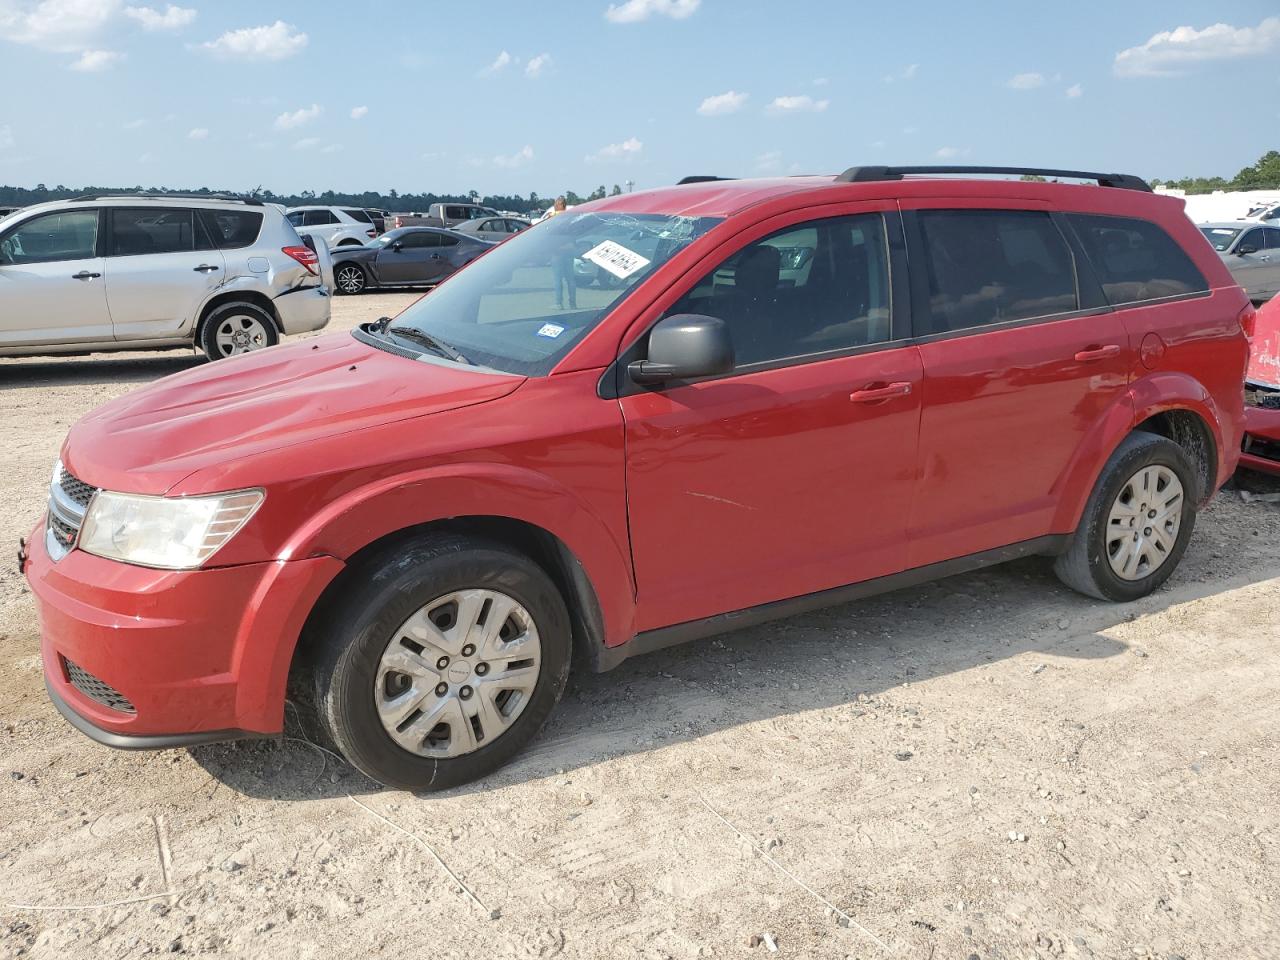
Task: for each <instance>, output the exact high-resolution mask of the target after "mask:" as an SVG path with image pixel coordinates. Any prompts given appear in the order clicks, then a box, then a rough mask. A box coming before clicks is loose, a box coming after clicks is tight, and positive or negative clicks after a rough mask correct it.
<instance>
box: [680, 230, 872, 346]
mask: <svg viewBox="0 0 1280 960" xmlns="http://www.w3.org/2000/svg"><path fill="white" fill-rule="evenodd" d="M678 313H699V314H705V315H708V316H712V317H718V318H719V319H721V320H723V321H724V322H725V323H726V324H727V325H728V327H729V333H730V336H731V337H732V338H733V347H734V353H735V355H736V357H737V366H739V367H747V366H751V365H752V364H757V363H768V362H770V361H776V360H784V359H788V358H791V357H805V356H811V355H814V354H824V353H831V352H834V351H842V350H849V349H852V348H855V347H861V346H866V345H867V344H874V343H883V342H885V341H887V340H888V339H889V336H890V334H889V252H888V242H887V238H886V234H885V228H884V219H883V217H882V216H881V215H880V214H878V213H870V214H857V215H855V216H849V217H832V218H830V219H826V220H815V221H811V222H809V223H806V224H802V225H800V226H796V227H788V228H787V229H786V230H782V231H779V232H778V233H774V234H771V235H770V236H767V237H765V238H764V239H762V240H758V241H756V242H755V243H753V244H751V245H750V246H748V247H746V248H745V249H743V250H740V251H739V252H737V253H735V254H733V255H732V256H730V257H729V258H728V259H727V260H725V261H724V262H723V263H721V264H720V265H719V266H718V267H716V268H714V269H713V270H712V271H711V272H709V273H708V274H707V275H706V276H704V277H703V278H702V279H701V280H700V281H699V282H698V284H697V285H696V286H695V287H694V288H693V289H692V290H690V291H689V292H688V293H687V294H685V295H684V296H683V297H682V298H680V300H679V301H677V302H676V303H675V305H673V306H672V307H671V308H670V309H669V310H668V311H667V315H668V316H671V315H674V314H678Z"/></svg>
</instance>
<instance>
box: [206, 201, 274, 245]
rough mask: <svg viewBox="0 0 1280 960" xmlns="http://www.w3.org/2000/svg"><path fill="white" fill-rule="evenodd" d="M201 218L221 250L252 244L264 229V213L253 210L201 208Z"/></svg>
mask: <svg viewBox="0 0 1280 960" xmlns="http://www.w3.org/2000/svg"><path fill="white" fill-rule="evenodd" d="M200 220H201V222H202V223H203V224H204V228H205V230H207V231H208V233H209V236H210V238H212V240H213V244H214V246H216V247H217V248H218V249H219V250H236V249H239V248H240V247H248V246H252V245H253V244H254V243H255V242H256V241H257V239H258V233H259V232H260V231H261V230H262V214H261V213H257V212H255V211H253V210H201V211H200Z"/></svg>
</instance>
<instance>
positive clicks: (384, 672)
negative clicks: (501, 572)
mask: <svg viewBox="0 0 1280 960" xmlns="http://www.w3.org/2000/svg"><path fill="white" fill-rule="evenodd" d="M541 654H542V649H541V642H540V640H539V637H538V628H537V626H536V625H535V624H534V622H533V617H532V616H530V614H529V611H528V610H526V609H525V608H524V606H523V605H522V604H521V603H520V602H519V601H517V600H516V599H515V598H513V597H511V596H508V595H507V594H505V593H501V592H500V591H496V590H458V591H455V592H453V593H450V594H447V595H445V596H443V597H439V598H438V599H436V600H433V601H431V602H430V603H428V604H427V605H426V606H424V607H422V608H421V609H419V610H418V611H417V612H416V613H415V614H414V615H413V616H411V617H410V618H409V619H408V620H406V621H405V622H404V623H403V624H402V625H401V626H400V629H398V630H397V631H396V632H395V634H394V635H393V636H392V638H391V641H390V643H388V644H387V648H386V650H385V651H384V652H383V654H382V657H381V659H380V660H379V662H378V670H377V674H376V676H375V679H374V689H373V696H374V704H375V706H376V708H377V711H378V718H379V719H380V720H381V721H382V726H383V729H384V730H386V732H387V734H388V735H389V736H390V737H391V739H392V740H394V741H395V742H396V743H397V744H398V745H399V746H400V747H402V748H403V749H405V750H407V751H409V752H410V753H414V754H417V755H419V756H423V757H433V758H451V757H459V756H462V755H464V754H468V753H472V752H474V751H476V750H479V749H480V748H481V747H486V746H488V745H489V744H490V743H492V742H493V741H494V740H496V739H497V738H498V737H500V736H501V735H502V734H503V733H505V732H506V731H507V729H509V728H510V726H511V724H513V723H514V722H515V721H516V718H518V717H519V716H520V714H521V713H522V712H523V711H524V708H525V707H526V706H527V705H528V703H529V700H530V698H531V697H532V696H533V691H534V688H535V687H536V686H537V683H538V674H539V670H540V668H541V660H542V657H541Z"/></svg>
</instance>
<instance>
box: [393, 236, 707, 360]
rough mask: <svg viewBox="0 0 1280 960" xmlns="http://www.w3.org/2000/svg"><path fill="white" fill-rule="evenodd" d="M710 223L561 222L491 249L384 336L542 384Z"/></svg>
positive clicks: (419, 303)
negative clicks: (431, 345) (434, 346)
mask: <svg viewBox="0 0 1280 960" xmlns="http://www.w3.org/2000/svg"><path fill="white" fill-rule="evenodd" d="M719 222H720V221H719V219H717V218H712V217H699V218H693V217H671V216H665V215H661V214H630V213H604V212H602V213H585V212H584V213H580V214H575V215H561V216H558V217H555V218H553V219H551V220H548V221H546V222H545V223H542V224H539V225H538V227H537V229H531V230H525V231H523V232H522V233H519V234H516V235H515V236H513V237H512V238H511V239H510V240H508V241H506V242H505V243H503V244H500V245H499V246H496V247H494V248H493V249H492V250H490V251H489V252H487V253H486V254H485V255H484V256H483V257H481V258H480V259H478V260H476V261H475V262H473V263H472V264H471V265H470V266H468V267H467V268H466V269H465V270H463V271H462V272H461V273H459V274H458V275H457V276H455V277H453V278H452V279H451V280H449V282H448V283H446V284H444V285H442V286H441V287H440V288H439V289H437V290H434V291H432V292H431V293H430V294H428V295H427V296H425V297H423V298H422V299H421V300H419V301H418V302H417V303H415V304H414V305H413V306H411V307H409V308H408V309H407V310H405V312H404V313H402V314H401V315H400V316H399V317H397V318H396V319H395V321H394V322H392V323H391V324H390V325H389V326H388V327H387V328H386V333H387V334H388V335H389V336H390V337H391V338H393V339H395V340H396V341H397V343H398V345H400V346H404V347H409V348H412V349H418V348H419V347H421V346H422V345H423V343H424V341H423V338H422V336H421V335H422V334H426V335H427V338H428V340H433V341H436V342H437V343H439V344H443V345H445V346H447V347H448V348H450V349H452V350H453V351H455V352H457V353H459V354H461V355H462V356H463V357H465V358H466V360H467V361H469V362H471V363H475V364H479V365H481V366H486V367H491V368H493V369H496V370H502V371H505V372H507V373H518V374H522V375H524V376H544V375H546V374H547V373H550V372H551V369H552V368H553V367H554V366H555V365H556V363H558V362H559V361H560V359H561V358H562V357H564V356H565V354H567V353H568V352H569V350H570V349H571V348H572V347H573V346H574V345H575V344H576V343H578V342H579V341H580V340H581V339H582V338H583V337H584V336H586V335H587V333H588V332H589V331H591V330H592V329H593V328H594V327H595V326H596V324H598V323H599V322H600V321H601V320H602V319H603V318H604V316H605V315H606V314H607V313H608V312H609V311H610V310H611V309H612V308H613V307H614V305H615V304H617V303H618V302H619V301H620V300H621V299H622V298H623V297H625V296H626V295H627V293H628V292H629V291H631V290H633V289H635V288H636V287H637V286H639V285H640V284H641V283H642V282H643V281H644V280H645V278H646V277H648V276H650V275H651V274H652V273H653V272H654V271H655V270H656V269H658V267H660V266H661V265H662V264H663V263H665V262H666V261H667V260H669V259H671V257H672V256H674V255H675V254H676V253H677V252H678V251H679V250H681V249H683V248H684V247H685V246H687V245H688V244H689V243H690V242H692V241H693V240H694V239H696V238H697V237H700V236H701V235H702V234H704V233H706V232H707V230H709V229H710V228H711V227H712V226H714V225H715V224H717V223H719ZM388 236H389V235H388Z"/></svg>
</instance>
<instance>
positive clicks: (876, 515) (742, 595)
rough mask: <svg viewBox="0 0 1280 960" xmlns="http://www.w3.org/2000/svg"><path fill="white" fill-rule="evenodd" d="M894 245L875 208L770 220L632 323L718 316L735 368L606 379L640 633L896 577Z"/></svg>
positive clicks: (899, 375)
mask: <svg viewBox="0 0 1280 960" xmlns="http://www.w3.org/2000/svg"><path fill="white" fill-rule="evenodd" d="M820 214H821V215H820ZM900 229H901V228H900V222H899V220H898V217H897V214H896V211H894V210H893V209H892V205H891V204H883V203H881V204H875V203H863V204H842V205H839V206H837V207H825V208H822V209H821V211H818V212H815V211H808V212H806V213H804V214H789V215H787V216H785V217H778V218H774V219H773V220H770V221H768V222H767V223H764V224H760V225H758V226H757V227H754V228H751V229H750V230H748V231H745V232H744V233H743V234H739V235H738V237H737V238H735V239H734V240H733V241H731V243H730V244H729V245H728V250H727V253H728V256H727V257H726V256H725V252H726V251H721V252H719V253H717V254H713V255H711V256H710V257H708V259H707V260H706V261H704V267H702V268H700V269H699V270H695V271H693V272H692V273H693V274H694V275H697V279H696V281H691V280H689V279H686V280H683V281H681V283H680V284H679V285H678V286H677V287H676V288H675V289H673V290H672V291H669V292H668V294H667V295H666V296H665V297H664V298H663V299H662V300H660V301H659V302H658V304H656V305H655V308H654V309H653V310H651V311H649V313H648V314H647V319H648V321H649V322H650V323H652V322H654V321H656V320H657V319H659V318H660V317H661V316H664V315H666V316H670V315H674V314H681V313H697V314H704V315H711V316H716V317H719V318H720V319H722V320H723V321H724V322H725V323H726V324H727V325H728V326H729V329H730V334H731V336H732V338H733V341H734V346H735V354H736V358H737V366H736V368H735V370H734V371H733V373H731V374H730V375H728V376H724V377H719V378H715V379H707V380H702V381H696V382H686V383H679V384H669V385H667V386H665V387H662V388H659V389H654V388H649V389H645V388H639V387H635V386H634V385H631V384H630V383H629V381H626V380H625V371H624V372H623V373H622V377H623V380H622V381H621V382H622V384H623V386H622V390H621V393H622V396H621V399H620V402H621V405H622V412H623V416H624V419H625V422H626V444H627V495H628V505H629V519H630V529H631V544H632V554H633V560H634V564H635V575H636V582H637V593H638V610H637V628H638V629H639V630H642V631H643V630H649V629H654V628H657V627H662V626H669V625H672V624H677V623H684V622H687V621H691V620H697V619H701V618H703V617H708V616H711V615H714V614H719V613H724V612H728V611H734V610H739V609H744V608H747V607H751V606H755V605H758V604H763V603H768V602H770V601H775V600H780V599H784V598H789V597H794V596H798V595H802V594H807V593H812V592H815V591H819V590H824V589H827V588H830V587H835V586H840V585H843V584H847V583H852V582H855V581H859V580H865V579H870V578H872V577H877V576H882V575H885V574H889V573H894V572H897V571H900V570H901V569H902V568H903V565H904V563H905V560H906V549H905V545H904V538H903V534H904V532H905V526H906V518H907V514H908V510H909V508H910V504H911V496H912V490H913V485H914V476H915V472H916V459H915V458H916V429H917V423H918V419H919V412H920V391H919V388H920V380H921V362H920V356H919V353H918V351H917V349H916V348H915V347H914V346H911V345H909V344H906V343H905V342H904V341H902V340H901V339H899V338H898V335H897V333H895V331H897V330H899V329H900V328H899V326H898V324H899V318H896V317H893V316H892V313H893V302H894V299H895V298H894V297H893V296H892V294H891V290H890V268H889V265H890V261H891V259H892V260H894V261H895V262H897V261H899V260H900V257H901V249H902V248H901V239H900V238H901V234H900ZM891 248H892V249H893V251H894V252H893V253H892V256H891V253H890V250H891ZM677 298H678V299H677ZM901 299H905V297H903V298H901ZM638 349H640V350H642V349H643V343H641V344H640V345H639V346H638Z"/></svg>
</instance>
